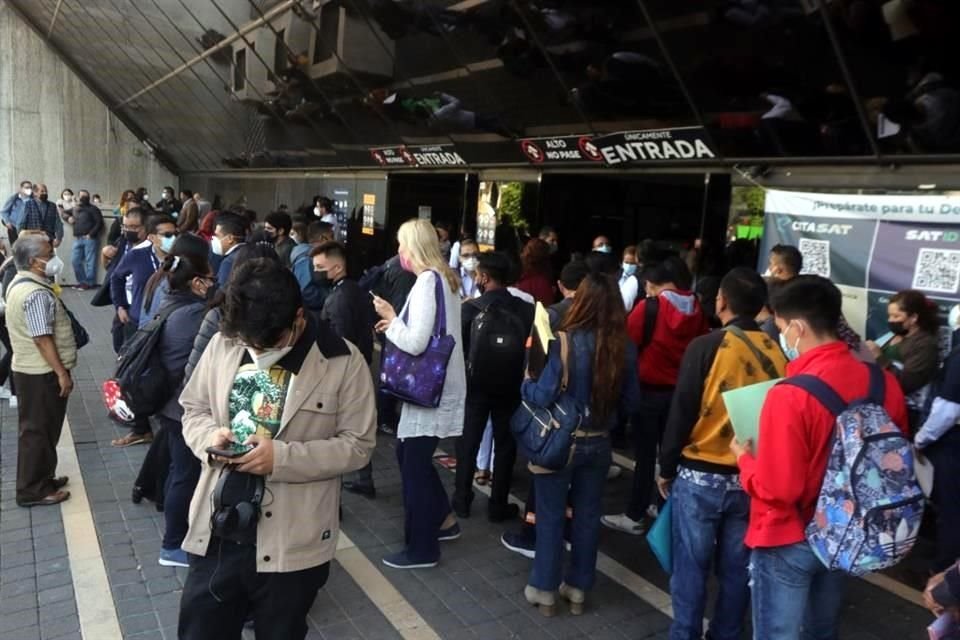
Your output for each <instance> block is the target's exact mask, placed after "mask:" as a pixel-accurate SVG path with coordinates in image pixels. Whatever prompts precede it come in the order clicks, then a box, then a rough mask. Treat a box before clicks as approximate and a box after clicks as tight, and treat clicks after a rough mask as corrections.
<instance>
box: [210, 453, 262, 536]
mask: <svg viewBox="0 0 960 640" xmlns="http://www.w3.org/2000/svg"><path fill="white" fill-rule="evenodd" d="M232 473H233V470H232V469H231V468H230V467H225V468H224V469H223V471H222V472H221V473H220V478H219V479H218V480H217V486H216V488H214V490H213V515H211V516H210V529H211V530H212V531H213V534H214V535H216V536H219V537H220V538H224V539H226V540H230V539H231V538H233V537H235V536H236V534H238V533H241V532H243V531H246V530H247V529H249V528H250V527H251V526H253V525H254V524H256V523H257V521H258V520H259V519H260V504H261V503H262V502H263V493H264V489H265V485H266V483H265V482H264V479H263V476H255V475H252V474H243V475H245V476H247V479H246V480H247V482H248V483H249V482H250V481H251V480H252V481H253V483H254V487H253V498H252V499H251V500H250V501H249V502H247V501H243V502H238V503H236V504H229V505H224V504H223V491H224V487H225V486H226V484H227V478H229V477H230V475H231V474H232Z"/></svg>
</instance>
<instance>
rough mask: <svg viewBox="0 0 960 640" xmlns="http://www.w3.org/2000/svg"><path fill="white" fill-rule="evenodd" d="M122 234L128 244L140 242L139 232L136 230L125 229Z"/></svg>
mask: <svg viewBox="0 0 960 640" xmlns="http://www.w3.org/2000/svg"><path fill="white" fill-rule="evenodd" d="M123 235H124V237H125V238H126V239H127V242H129V243H130V244H140V233H139V232H138V231H127V232H126V233H124V234H123Z"/></svg>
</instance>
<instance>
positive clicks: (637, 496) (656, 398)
mask: <svg viewBox="0 0 960 640" xmlns="http://www.w3.org/2000/svg"><path fill="white" fill-rule="evenodd" d="M672 401H673V390H672V389H663V388H659V389H651V388H641V389H640V405H639V407H638V408H637V412H636V413H635V414H634V416H633V420H632V422H633V446H634V449H633V453H634V457H635V459H636V461H637V466H636V469H635V470H634V472H633V491H632V492H631V494H630V503H629V505H628V506H627V516H628V517H629V518H630V519H631V520H636V521H638V522H639V521H640V520H642V519H643V518H644V516H645V515H646V513H647V507H649V506H650V504H651V503H652V502H653V501H654V500H659V495H658V496H654V488H655V487H656V478H655V477H654V476H655V475H656V473H657V454H658V452H659V450H660V441H661V440H662V439H663V431H664V429H666V427H667V418H668V417H669V415H670V403H671V402H672Z"/></svg>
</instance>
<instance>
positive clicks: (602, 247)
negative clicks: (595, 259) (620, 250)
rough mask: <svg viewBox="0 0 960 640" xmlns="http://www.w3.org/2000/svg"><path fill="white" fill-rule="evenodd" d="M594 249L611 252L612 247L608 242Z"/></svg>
mask: <svg viewBox="0 0 960 640" xmlns="http://www.w3.org/2000/svg"><path fill="white" fill-rule="evenodd" d="M594 251H598V252H600V253H613V248H612V247H611V246H610V245H608V244H602V245H600V246H599V247H597V248H596V249H594Z"/></svg>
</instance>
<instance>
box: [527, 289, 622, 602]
mask: <svg viewBox="0 0 960 640" xmlns="http://www.w3.org/2000/svg"><path fill="white" fill-rule="evenodd" d="M558 333H559V334H565V335H566V338H567V340H568V345H569V353H568V357H567V367H568V371H569V381H568V383H567V388H566V393H567V394H569V395H570V396H572V397H573V398H574V399H575V400H576V401H577V403H578V405H579V406H580V407H582V408H583V416H584V422H583V424H582V426H581V427H580V429H578V430H577V432H576V434H575V435H576V441H575V444H574V445H573V455H572V457H571V460H570V462H569V463H568V464H567V466H566V467H565V468H564V469H563V470H561V471H557V472H547V471H546V470H543V469H539V468H531V470H532V471H533V472H534V476H533V477H534V480H533V481H534V488H535V490H536V496H537V498H536V500H537V505H536V514H537V525H536V526H537V547H536V555H535V557H534V561H533V570H532V571H531V573H530V579H529V582H528V584H527V587H526V589H525V590H524V595H525V597H526V599H527V601H528V602H530V603H531V604H534V605H537V606H538V607H539V608H540V611H541V613H543V614H544V615H553V614H554V612H555V608H556V593H557V591H558V589H559V593H560V596H561V597H563V598H564V599H566V600H568V601H569V602H570V610H571V612H572V613H574V614H579V613H582V611H583V603H584V600H585V597H586V592H587V591H589V590H590V589H591V588H592V587H593V583H594V579H595V576H596V564H597V548H598V546H599V540H600V514H601V499H602V498H603V485H604V482H605V481H606V478H607V470H608V469H609V467H610V463H611V449H610V438H609V431H610V429H611V428H612V427H613V426H614V425H615V424H616V420H617V411H618V408H619V407H620V406H621V403H622V402H625V403H627V404H628V405H630V406H632V405H633V404H635V403H636V399H637V395H638V393H639V384H638V382H637V370H636V366H635V363H636V356H637V354H636V347H635V346H634V345H633V343H631V342H630V340H629V339H628V337H627V331H626V317H625V312H624V308H623V299H622V298H621V297H620V290H619V288H618V287H617V283H616V282H615V281H614V279H613V278H611V277H610V276H607V275H603V274H598V273H592V274H590V275H588V276H587V277H586V278H584V280H583V282H582V283H581V284H580V286H579V288H578V289H577V294H576V296H575V297H574V303H573V306H572V307H571V308H570V311H569V312H568V313H567V316H566V318H565V319H564V321H563V324H562V325H561V327H560V330H559V332H558ZM560 338H561V336H560V335H558V339H557V340H555V341H553V342H551V344H550V349H549V353H548V355H547V362H546V365H545V367H544V371H543V373H542V374H541V375H540V377H539V378H538V379H536V380H534V379H527V380H526V381H524V383H523V387H522V389H521V395H522V396H523V399H524V400H525V401H527V402H530V403H531V404H534V405H536V406H541V407H546V406H550V405H551V404H552V403H553V402H554V401H555V400H556V399H557V398H558V397H559V396H560V394H561V393H563V392H564V390H563V388H562V384H563V368H564V363H563V361H562V355H561V346H560V344H561V342H560ZM618 363H619V366H618ZM568 493H569V495H570V503H571V506H572V507H573V522H572V527H571V544H572V548H571V554H570V566H569V569H568V570H567V572H566V576H565V577H563V582H562V583H561V577H562V576H561V573H562V570H563V528H564V522H565V520H566V510H567V495H568Z"/></svg>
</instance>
